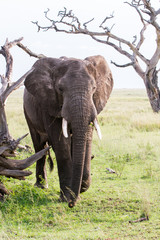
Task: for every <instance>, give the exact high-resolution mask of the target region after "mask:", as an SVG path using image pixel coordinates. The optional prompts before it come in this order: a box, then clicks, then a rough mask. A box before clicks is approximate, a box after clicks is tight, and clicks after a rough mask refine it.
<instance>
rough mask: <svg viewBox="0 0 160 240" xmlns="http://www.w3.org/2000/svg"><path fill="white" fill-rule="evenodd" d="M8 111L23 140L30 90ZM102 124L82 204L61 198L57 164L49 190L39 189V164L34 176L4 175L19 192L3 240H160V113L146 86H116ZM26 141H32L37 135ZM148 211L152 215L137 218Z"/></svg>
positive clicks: (1, 224) (8, 204)
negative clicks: (36, 184)
mask: <svg viewBox="0 0 160 240" xmlns="http://www.w3.org/2000/svg"><path fill="white" fill-rule="evenodd" d="M7 116H8V124H9V128H10V132H11V134H12V135H13V136H14V137H15V138H18V137H19V136H21V135H23V134H25V133H26V132H28V129H27V126H26V123H25V120H24V117H23V110H22V91H20V90H17V91H16V92H15V93H13V94H12V95H11V96H10V98H9V100H8V104H7ZM99 122H100V125H101V130H102V134H103V139H102V141H101V142H99V140H98V137H97V136H96V134H95V135H94V140H93V154H94V155H95V158H94V159H93V160H92V185H91V187H90V189H89V190H88V191H87V192H86V193H84V194H82V195H81V201H80V202H79V203H78V204H77V205H76V207H75V208H73V209H69V208H68V207H67V204H65V203H59V202H58V198H59V185H58V177H57V169H56V163H55V169H54V172H53V173H49V171H48V182H49V189H47V190H41V189H37V188H34V187H33V184H34V182H35V176H34V175H35V174H34V173H35V165H34V166H32V167H31V168H30V170H31V171H33V172H34V173H33V174H32V175H31V176H30V177H28V178H27V179H26V181H18V180H13V179H9V180H8V179H6V178H3V181H4V182H5V184H6V186H7V188H8V189H10V190H12V192H11V194H10V196H9V197H7V198H6V200H5V202H3V203H0V239H21V240H22V239H43V240H48V239H56V240H58V239H61V240H63V239H65V240H72V239H73V240H75V239H76V240H79V239H81V240H92V239H93V240H105V239H108V240H123V239H125V240H133V239H136V240H144V239H147V240H149V239H160V208H159V202H160V185H159V181H160V147H159V143H160V116H159V115H158V114H154V113H153V112H152V110H151V108H150V105H149V103H148V99H147V97H146V95H145V92H144V91H143V90H114V92H113V94H112V96H111V98H110V100H109V102H108V104H107V107H106V108H105V110H104V111H103V112H102V113H101V115H100V116H99ZM23 143H24V144H25V143H27V144H29V145H32V144H31V140H30V137H29V136H28V137H27V138H26V139H25V140H24V141H23ZM29 155H30V153H24V152H21V153H20V156H19V157H18V158H19V159H22V158H25V157H27V156H29ZM106 168H112V169H114V170H115V171H116V174H109V173H108V172H107V170H106ZM146 216H148V217H149V221H142V222H137V223H130V222H129V221H134V220H137V219H139V218H141V217H146Z"/></svg>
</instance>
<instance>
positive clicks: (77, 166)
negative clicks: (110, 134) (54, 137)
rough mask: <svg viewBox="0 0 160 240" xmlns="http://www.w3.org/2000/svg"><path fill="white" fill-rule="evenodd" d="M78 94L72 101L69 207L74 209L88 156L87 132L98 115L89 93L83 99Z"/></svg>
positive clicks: (83, 95) (82, 96)
mask: <svg viewBox="0 0 160 240" xmlns="http://www.w3.org/2000/svg"><path fill="white" fill-rule="evenodd" d="M77 96H79V95H78V94H76V96H75V97H74V98H71V101H70V106H71V108H70V113H71V121H70V123H71V128H72V140H73V141H72V180H71V192H70V202H69V207H73V206H74V205H75V203H76V201H77V199H78V196H79V193H80V189H81V184H82V176H83V169H84V161H85V154H86V141H87V131H88V127H89V124H90V122H91V121H93V120H92V118H95V117H93V116H95V115H96V113H95V110H94V106H93V104H92V103H91V102H90V101H88V99H89V98H88V93H86V94H82V95H81V97H77Z"/></svg>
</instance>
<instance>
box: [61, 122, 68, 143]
mask: <svg viewBox="0 0 160 240" xmlns="http://www.w3.org/2000/svg"><path fill="white" fill-rule="evenodd" d="M67 125H68V123H67V121H66V120H65V119H64V118H63V120H62V131H63V135H64V137H65V138H68V132H67Z"/></svg>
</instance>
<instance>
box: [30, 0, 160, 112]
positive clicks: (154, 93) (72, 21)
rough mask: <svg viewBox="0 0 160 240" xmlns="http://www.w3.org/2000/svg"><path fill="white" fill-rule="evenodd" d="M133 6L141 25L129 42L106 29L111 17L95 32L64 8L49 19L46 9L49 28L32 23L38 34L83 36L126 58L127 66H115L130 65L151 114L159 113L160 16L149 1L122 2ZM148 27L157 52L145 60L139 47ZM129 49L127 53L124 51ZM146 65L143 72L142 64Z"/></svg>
mask: <svg viewBox="0 0 160 240" xmlns="http://www.w3.org/2000/svg"><path fill="white" fill-rule="evenodd" d="M125 3H126V4H128V5H129V7H132V8H134V9H135V11H136V12H137V14H138V16H139V19H140V23H141V24H142V28H141V31H140V32H139V36H135V35H134V34H133V35H134V40H133V41H132V42H130V41H128V40H126V39H124V38H123V37H119V36H117V35H115V34H113V25H112V26H110V27H109V23H108V22H109V20H110V19H112V18H113V14H111V15H110V16H107V17H106V18H105V19H104V20H103V21H102V23H101V24H100V26H99V27H100V29H101V30H102V31H99V32H94V31H90V29H89V23H90V22H91V21H93V19H91V20H89V21H87V22H86V23H85V24H83V23H81V21H80V20H79V19H78V17H77V16H75V15H74V13H73V11H72V10H69V11H67V9H66V8H64V10H63V11H59V14H58V18H57V19H52V18H51V17H49V9H48V10H47V11H45V17H46V19H47V20H48V21H49V25H48V26H41V25H39V23H38V21H36V22H33V23H34V24H35V25H36V26H37V27H38V31H40V30H43V31H48V30H50V29H51V30H52V29H53V30H55V31H56V32H63V33H67V34H85V35H88V36H90V37H91V38H92V39H93V40H95V41H97V42H99V43H103V44H106V45H108V46H111V47H112V48H114V49H115V50H116V51H118V52H119V53H120V54H122V55H124V56H126V57H127V58H129V60H130V63H129V64H117V63H114V62H112V63H114V64H115V66H117V67H127V66H132V67H133V68H134V70H135V71H136V72H137V74H138V75H139V76H140V77H141V78H142V79H143V82H144V85H145V87H146V91H147V94H148V98H149V101H150V104H151V107H152V109H153V111H154V112H159V111H160V90H159V87H158V72H159V70H157V65H158V63H159V60H160V25H159V22H158V20H157V18H158V16H159V15H160V8H159V9H157V10H155V9H154V8H153V6H152V4H151V1H148V0H138V1H137V0H130V1H127V2H125ZM148 26H151V27H152V28H153V30H154V31H155V33H156V37H157V40H156V50H155V52H154V53H153V55H152V57H151V58H150V59H148V58H147V57H145V55H144V54H143V53H142V52H141V47H142V45H143V44H144V41H145V37H144V34H145V32H146V30H147V29H148ZM127 49H128V50H127ZM139 60H141V61H142V62H143V64H144V65H145V66H146V67H145V70H143V67H142V63H141V61H139Z"/></svg>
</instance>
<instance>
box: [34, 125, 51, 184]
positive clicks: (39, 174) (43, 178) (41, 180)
mask: <svg viewBox="0 0 160 240" xmlns="http://www.w3.org/2000/svg"><path fill="white" fill-rule="evenodd" d="M30 133H31V137H32V140H33V144H34V149H35V152H39V151H41V150H42V149H44V146H45V144H46V141H45V142H42V139H41V136H40V135H39V134H38V133H37V131H36V130H35V129H34V128H32V129H30ZM35 186H37V187H39V188H48V183H47V172H46V156H43V157H42V158H40V159H39V160H38V161H37V163H36V183H35Z"/></svg>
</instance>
